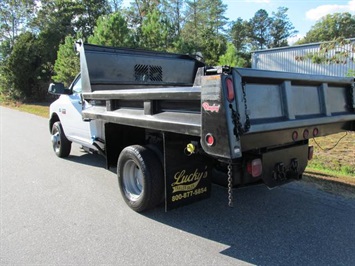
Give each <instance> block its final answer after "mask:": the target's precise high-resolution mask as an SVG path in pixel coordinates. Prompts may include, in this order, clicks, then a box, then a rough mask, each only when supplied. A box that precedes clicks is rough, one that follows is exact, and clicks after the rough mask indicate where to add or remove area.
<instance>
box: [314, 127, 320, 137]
mask: <svg viewBox="0 0 355 266" xmlns="http://www.w3.org/2000/svg"><path fill="white" fill-rule="evenodd" d="M318 134H319V130H318V128H315V129H313V137H317V136H318Z"/></svg>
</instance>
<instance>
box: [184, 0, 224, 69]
mask: <svg viewBox="0 0 355 266" xmlns="http://www.w3.org/2000/svg"><path fill="white" fill-rule="evenodd" d="M186 3H187V8H186V14H185V24H184V27H183V29H182V30H181V39H182V41H183V42H184V48H185V49H187V50H184V51H180V52H188V53H197V52H201V53H202V56H203V58H204V60H205V62H206V63H207V64H209V65H215V64H217V63H218V60H219V57H220V56H221V55H222V54H223V53H225V50H226V37H225V35H224V26H225V25H226V23H227V18H226V17H225V16H224V13H225V10H226V5H224V4H223V3H222V1H221V0H194V1H187V2H186Z"/></svg>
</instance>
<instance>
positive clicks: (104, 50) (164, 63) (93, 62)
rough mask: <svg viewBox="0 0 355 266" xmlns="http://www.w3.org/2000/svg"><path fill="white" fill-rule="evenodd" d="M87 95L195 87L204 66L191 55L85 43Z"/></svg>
mask: <svg viewBox="0 0 355 266" xmlns="http://www.w3.org/2000/svg"><path fill="white" fill-rule="evenodd" d="M80 60H81V62H80V64H81V73H82V79H83V81H82V82H83V90H84V92H94V91H99V90H117V89H125V88H127V86H131V85H134V86H135V87H136V88H137V86H141V87H142V88H149V87H152V86H154V87H159V86H192V84H193V82H194V79H195V74H196V71H197V69H198V67H201V66H203V63H201V62H199V61H197V60H196V59H194V58H192V57H190V56H188V55H180V54H171V53H162V52H153V51H145V50H133V49H126V48H111V47H102V46H95V45H89V44H83V45H82V47H81V50H80Z"/></svg>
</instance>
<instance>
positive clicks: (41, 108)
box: [1, 101, 49, 118]
mask: <svg viewBox="0 0 355 266" xmlns="http://www.w3.org/2000/svg"><path fill="white" fill-rule="evenodd" d="M1 105H2V106H5V107H8V108H12V109H16V110H19V111H22V112H27V113H30V114H34V115H38V116H41V117H45V118H48V116H49V103H33V104H32V103H31V104H26V103H21V102H2V101H1Z"/></svg>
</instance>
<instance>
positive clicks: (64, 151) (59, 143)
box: [52, 121, 71, 158]
mask: <svg viewBox="0 0 355 266" xmlns="http://www.w3.org/2000/svg"><path fill="white" fill-rule="evenodd" d="M52 144H53V150H54V152H55V154H56V155H57V156H58V157H60V158H65V157H68V156H69V154H70V150H71V142H70V141H69V140H68V139H67V137H66V136H65V134H64V131H63V128H62V124H61V123H60V122H59V121H58V122H55V123H54V124H53V127H52Z"/></svg>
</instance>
